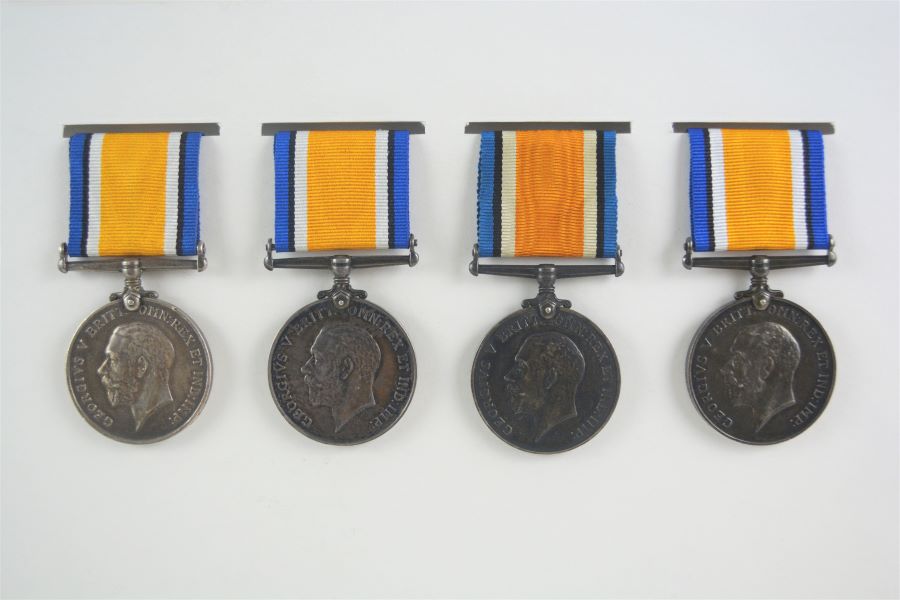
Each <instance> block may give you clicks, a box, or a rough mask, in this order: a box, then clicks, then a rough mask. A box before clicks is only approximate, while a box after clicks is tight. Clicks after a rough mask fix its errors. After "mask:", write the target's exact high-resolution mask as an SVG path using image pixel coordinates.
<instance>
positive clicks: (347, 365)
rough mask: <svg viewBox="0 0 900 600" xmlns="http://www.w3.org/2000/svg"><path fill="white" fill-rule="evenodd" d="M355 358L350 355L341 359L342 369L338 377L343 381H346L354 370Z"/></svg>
mask: <svg viewBox="0 0 900 600" xmlns="http://www.w3.org/2000/svg"><path fill="white" fill-rule="evenodd" d="M353 366H354V365H353V359H352V358H350V357H349V356H345V357H344V358H343V359H342V360H341V369H340V372H339V373H338V377H340V379H341V381H346V380H347V378H348V377H350V373H352V372H353Z"/></svg>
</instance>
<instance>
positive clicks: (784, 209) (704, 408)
mask: <svg viewBox="0 0 900 600" xmlns="http://www.w3.org/2000/svg"><path fill="white" fill-rule="evenodd" d="M674 129H675V131H676V132H684V133H687V134H688V136H689V139H690V147H691V165H690V168H691V177H690V179H691V185H690V206H691V232H692V235H691V237H689V238H687V240H686V242H685V245H684V250H685V255H684V259H683V264H684V266H685V267H686V268H688V269H692V268H695V267H706V268H713V269H738V270H747V271H749V272H750V287H749V289H747V290H744V291H740V292H737V293H736V294H735V295H734V299H735V300H734V302H731V303H729V304H726V305H725V306H723V307H721V308H720V309H718V310H717V311H715V312H714V313H713V314H712V315H710V316H709V318H707V319H706V321H705V322H704V323H703V325H701V326H700V328H699V329H698V330H697V333H696V334H695V335H694V339H693V341H692V342H691V346H690V349H689V350H688V354H687V361H686V376H687V387H688V390H689V392H690V395H691V398H692V399H693V402H694V406H695V407H696V408H697V410H698V411H699V412H700V414H701V415H703V418H704V419H706V421H707V422H708V423H709V424H710V425H711V426H712V427H713V428H715V429H716V431H718V432H720V433H721V434H723V435H725V436H727V437H729V438H731V439H733V440H737V441H739V442H745V443H747V444H774V443H777V442H783V441H785V440H788V439H791V438H793V437H794V436H796V435H799V434H800V433H802V432H804V431H806V429H808V428H809V427H810V426H811V425H812V424H813V423H814V422H815V421H816V420H817V419H818V418H819V416H820V415H821V414H822V411H823V410H824V409H825V407H826V406H827V404H828V401H829V398H830V397H831V392H832V389H833V388H834V380H835V373H836V364H835V354H834V349H833V348H832V346H831V341H830V340H829V339H828V334H827V333H825V329H824V328H823V327H822V325H821V324H820V323H819V321H818V320H817V319H816V318H815V317H813V316H812V314H810V313H809V312H808V311H807V310H806V309H805V308H803V307H801V306H799V305H797V304H795V303H793V302H791V301H789V300H785V299H784V294H783V293H782V292H780V291H778V290H773V289H770V288H769V283H768V277H769V274H770V271H772V270H775V269H788V268H796V267H808V266H816V265H827V266H829V267H830V266H832V265H834V263H835V261H836V260H837V257H836V255H835V252H834V241H833V239H832V237H831V235H829V233H828V227H827V219H826V211H825V173H824V146H823V142H822V135H823V134H828V133H833V131H834V128H833V126H832V125H831V124H829V123H675V124H674ZM725 157H727V160H726V158H725ZM769 250H778V251H782V252H781V253H779V254H774V255H769V254H749V255H747V254H744V255H735V253H736V252H755V251H769ZM815 250H819V251H822V252H820V253H813V254H810V253H806V251H815ZM785 251H795V252H793V253H787V252H785ZM700 252H717V253H719V254H718V255H715V256H698V255H697V254H698V253H700Z"/></svg>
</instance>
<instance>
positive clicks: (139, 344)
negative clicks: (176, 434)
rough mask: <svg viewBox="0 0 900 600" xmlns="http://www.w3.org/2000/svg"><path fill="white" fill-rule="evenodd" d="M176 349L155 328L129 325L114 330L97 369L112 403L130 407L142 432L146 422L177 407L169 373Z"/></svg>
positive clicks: (114, 405)
mask: <svg viewBox="0 0 900 600" xmlns="http://www.w3.org/2000/svg"><path fill="white" fill-rule="evenodd" d="M174 362H175V347H174V346H173V345H172V342H170V341H169V339H168V338H167V337H166V336H165V335H164V334H163V333H162V332H161V331H160V330H159V329H158V328H156V327H154V326H153V325H148V324H146V323H127V324H125V325H119V326H118V327H116V328H115V329H113V332H112V335H110V336H109V343H108V344H107V345H106V358H105V359H104V360H103V363H102V364H101V365H100V368H99V369H97V374H98V375H100V381H101V383H102V384H103V387H104V388H105V389H106V396H107V398H108V399H109V403H110V404H111V405H112V406H113V407H114V408H115V407H119V406H127V407H128V408H129V409H130V410H131V415H132V417H133V418H134V430H135V431H140V429H141V427H142V426H143V425H144V423H145V422H146V421H147V419H148V418H149V417H150V416H151V415H153V414H154V413H156V412H157V411H160V410H161V409H163V408H166V407H170V406H172V405H173V404H174V403H175V399H174V398H173V397H172V390H171V389H170V388H169V371H170V369H171V368H172V364H173V363H174Z"/></svg>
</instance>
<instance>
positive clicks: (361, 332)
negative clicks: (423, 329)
mask: <svg viewBox="0 0 900 600" xmlns="http://www.w3.org/2000/svg"><path fill="white" fill-rule="evenodd" d="M269 382H270V387H271V389H272V394H273V397H274V399H275V402H276V404H277V405H278V408H279V410H280V411H281V412H282V414H283V415H284V416H285V417H286V418H287V419H288V420H289V421H290V422H291V423H292V424H293V425H294V426H295V427H296V428H297V429H298V430H300V431H301V432H303V433H305V434H307V435H309V436H310V437H312V438H314V439H317V440H319V441H323V442H327V443H335V444H354V443H359V442H364V441H367V440H369V439H372V438H374V437H376V436H378V435H380V434H381V433H383V432H384V431H386V430H387V429H388V428H390V427H391V426H392V425H393V424H394V422H396V420H397V419H398V418H399V417H400V416H401V415H402V414H403V412H404V411H405V410H406V407H407V405H408V404H409V400H410V398H411V396H412V392H413V388H414V386H415V357H414V355H413V352H412V348H411V346H410V344H409V340H408V339H407V337H406V334H405V333H404V332H403V330H402V329H401V328H400V327H399V326H398V325H397V323H396V321H394V320H393V319H392V318H391V317H389V316H388V315H387V314H386V313H385V312H384V311H382V310H381V309H380V308H378V307H376V306H375V305H374V304H371V303H370V302H366V301H363V300H356V299H354V300H353V301H352V302H351V304H350V305H349V306H348V307H347V308H346V309H344V310H340V311H338V310H336V309H335V308H334V306H333V303H332V302H331V300H330V299H326V300H322V301H319V302H315V303H313V304H311V305H309V306H307V307H305V308H303V309H301V310H300V311H299V312H298V313H297V314H295V315H294V316H293V317H291V319H290V320H289V321H288V322H287V324H285V326H284V328H283V329H282V331H281V332H280V333H279V334H278V336H277V337H276V339H275V343H274V345H273V347H272V353H271V356H270V362H269Z"/></svg>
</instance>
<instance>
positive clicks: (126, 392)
mask: <svg viewBox="0 0 900 600" xmlns="http://www.w3.org/2000/svg"><path fill="white" fill-rule="evenodd" d="M101 382H102V383H103V387H104V388H106V397H107V398H108V399H109V403H110V405H112V407H113V408H117V407H119V406H131V404H133V403H134V399H135V397H136V396H137V385H135V384H134V383H133V382H131V383H130V384H129V382H126V381H117V382H113V381H111V380H110V379H108V378H106V377H103V378H102V379H101Z"/></svg>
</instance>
